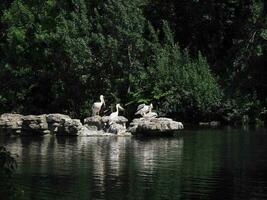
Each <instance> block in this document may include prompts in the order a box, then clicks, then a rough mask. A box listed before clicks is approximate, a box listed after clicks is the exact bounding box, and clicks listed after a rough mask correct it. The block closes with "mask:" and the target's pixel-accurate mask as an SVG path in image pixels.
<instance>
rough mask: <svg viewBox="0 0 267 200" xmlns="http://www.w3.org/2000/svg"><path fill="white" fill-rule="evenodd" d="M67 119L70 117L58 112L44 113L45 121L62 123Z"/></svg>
mask: <svg viewBox="0 0 267 200" xmlns="http://www.w3.org/2000/svg"><path fill="white" fill-rule="evenodd" d="M68 119H71V118H70V116H68V115H63V114H59V113H54V114H48V115H46V121H47V123H62V122H64V121H66V120H68Z"/></svg>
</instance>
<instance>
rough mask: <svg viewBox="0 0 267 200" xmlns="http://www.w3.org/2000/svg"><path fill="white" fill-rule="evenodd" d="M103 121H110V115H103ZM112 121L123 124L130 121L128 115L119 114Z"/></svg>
mask: <svg viewBox="0 0 267 200" xmlns="http://www.w3.org/2000/svg"><path fill="white" fill-rule="evenodd" d="M102 121H103V122H104V123H107V122H109V116H104V117H102ZM112 122H114V123H117V124H121V125H126V123H127V122H128V119H127V118H126V117H123V116H118V117H116V118H115V119H113V120H112Z"/></svg>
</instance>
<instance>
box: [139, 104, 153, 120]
mask: <svg viewBox="0 0 267 200" xmlns="http://www.w3.org/2000/svg"><path fill="white" fill-rule="evenodd" d="M152 108H153V104H152V103H151V104H150V105H149V106H148V105H146V104H141V105H139V106H138V108H137V112H136V113H135V115H142V116H143V117H144V115H145V114H146V113H148V112H149V110H150V109H151V110H152Z"/></svg>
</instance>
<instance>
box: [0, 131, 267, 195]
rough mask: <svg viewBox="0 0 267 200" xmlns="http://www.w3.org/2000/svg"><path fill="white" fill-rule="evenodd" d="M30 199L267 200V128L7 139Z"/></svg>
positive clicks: (18, 178) (2, 140) (4, 140)
mask: <svg viewBox="0 0 267 200" xmlns="http://www.w3.org/2000/svg"><path fill="white" fill-rule="evenodd" d="M1 144H4V145H6V146H7V148H8V150H10V151H11V152H12V153H16V154H18V156H19V157H18V159H17V160H18V166H19V168H18V171H17V175H16V182H17V184H18V186H19V187H20V188H21V189H23V190H24V193H25V199H38V200H39V199H63V200H68V199H110V200H120V199H133V200H138V199H146V200H149V199H155V200H156V199H158V200H159V199H160V200H162V199H178V200H179V199H215V200H218V199H219V200H220V199H222V200H228V199H229V200H230V199H237V200H244V199H251V200H254V199H267V178H266V177H267V176H266V175H267V132H266V130H254V131H253V130H250V131H249V130H237V129H221V130H216V129H205V130H204V129H202V130H191V131H183V132H181V134H180V135H179V136H175V137H172V138H154V139H138V138H122V137H119V138H115V137H113V138H92V137H89V138H86V137H84V138H55V137H51V136H46V137H44V138H29V137H23V138H5V137H0V145H1Z"/></svg>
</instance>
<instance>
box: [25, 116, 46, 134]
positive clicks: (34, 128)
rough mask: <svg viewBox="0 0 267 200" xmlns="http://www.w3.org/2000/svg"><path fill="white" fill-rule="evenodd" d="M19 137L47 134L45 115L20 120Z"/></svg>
mask: <svg viewBox="0 0 267 200" xmlns="http://www.w3.org/2000/svg"><path fill="white" fill-rule="evenodd" d="M21 120H22V125H21V135H44V134H48V133H50V131H49V132H48V131H47V130H48V124H47V121H46V115H27V116H23V117H22V118H21Z"/></svg>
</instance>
